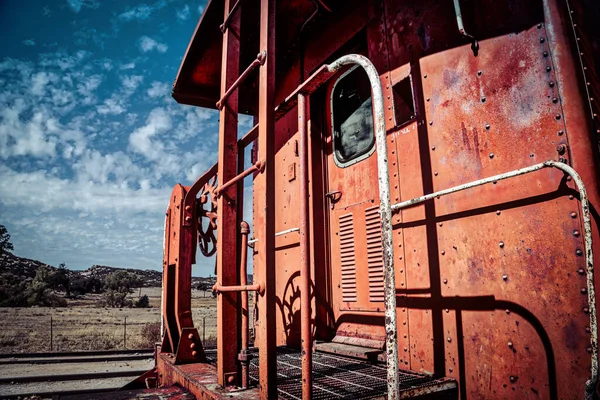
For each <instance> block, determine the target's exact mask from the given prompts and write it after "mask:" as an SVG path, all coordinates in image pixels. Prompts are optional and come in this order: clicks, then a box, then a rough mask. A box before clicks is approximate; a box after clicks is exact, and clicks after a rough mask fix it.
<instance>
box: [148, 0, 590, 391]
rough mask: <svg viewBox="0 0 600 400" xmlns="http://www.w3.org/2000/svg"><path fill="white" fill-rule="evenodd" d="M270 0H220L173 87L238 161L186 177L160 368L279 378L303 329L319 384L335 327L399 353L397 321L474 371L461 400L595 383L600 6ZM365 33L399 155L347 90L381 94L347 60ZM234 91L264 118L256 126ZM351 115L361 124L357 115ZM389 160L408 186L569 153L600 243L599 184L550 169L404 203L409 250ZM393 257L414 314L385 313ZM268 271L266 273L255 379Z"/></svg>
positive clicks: (338, 335)
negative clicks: (387, 245) (212, 306)
mask: <svg viewBox="0 0 600 400" xmlns="http://www.w3.org/2000/svg"><path fill="white" fill-rule="evenodd" d="M257 1H258V0H256V1H241V0H238V1H234V0H212V1H210V2H209V4H208V5H207V6H206V9H205V11H204V14H203V16H202V18H201V20H200V22H199V24H198V27H197V29H196V31H195V33H194V36H193V38H192V41H191V42H190V45H189V47H188V50H187V52H186V55H185V57H184V60H183V63H182V65H181V68H180V70H179V74H178V77H177V80H176V82H175V85H174V88H173V96H174V98H175V99H176V100H177V101H179V102H181V103H185V104H191V105H196V106H202V107H210V108H217V109H219V110H220V136H219V155H218V163H217V164H216V165H215V166H214V167H213V168H212V169H211V170H210V171H208V172H207V173H206V174H205V175H203V176H202V177H201V178H199V180H198V181H197V182H196V183H195V184H194V185H192V186H190V187H184V186H181V185H178V186H176V187H175V189H174V191H173V195H172V198H171V202H170V206H169V209H168V211H167V223H166V230H165V238H166V242H165V243H166V245H165V258H164V278H163V302H164V305H163V318H164V322H165V328H166V329H165V335H164V340H163V342H162V346H161V351H160V354H159V355H158V356H157V359H158V361H157V374H158V384H159V385H162V386H169V385H174V384H178V385H181V386H182V387H184V388H186V389H188V390H189V391H190V392H191V393H193V394H195V395H196V396H197V397H198V398H205V397H207V398H219V396H223V395H227V394H232V393H236V395H239V396H245V397H244V398H252V397H260V398H263V399H267V398H276V397H277V396H278V391H277V362H278V361H277V353H276V351H277V347H278V346H289V347H295V348H300V349H301V350H302V355H303V358H302V367H301V370H302V398H304V399H309V398H310V397H311V393H313V392H314V391H315V390H317V387H316V386H315V384H314V379H313V378H314V376H313V373H314V371H315V366H314V365H313V362H312V360H311V354H312V353H313V351H315V348H317V350H318V349H319V347H318V346H315V345H314V343H313V342H314V341H315V340H319V341H324V342H326V343H329V342H330V344H331V346H329V348H330V349H331V348H335V351H341V352H342V353H341V354H344V351H346V353H345V354H348V355H350V354H353V355H355V356H356V354H359V353H361V351H362V350H361V351H357V350H356V349H357V346H358V349H359V350H360V349H366V350H364V351H362V353H364V354H367V353H369V354H375V358H380V359H384V360H385V356H386V354H392V353H390V352H389V348H388V352H387V353H384V352H383V350H384V349H385V348H386V338H387V339H388V340H389V338H390V332H389V330H388V331H387V332H386V329H393V336H394V338H393V340H397V347H398V353H399V356H398V358H399V360H398V367H399V368H400V369H401V370H405V371H416V372H419V373H424V374H431V375H433V376H435V377H439V378H442V377H445V378H451V379H453V380H455V381H456V382H457V383H458V393H457V394H456V396H458V398H461V399H463V400H464V399H488V398H511V399H522V398H544V399H545V398H550V399H559V398H565V399H567V398H569V399H570V398H582V397H584V394H585V395H587V396H588V397H590V396H592V394H593V393H594V392H595V391H596V390H597V389H596V383H597V382H596V381H594V379H593V377H594V376H596V377H597V362H595V360H596V359H597V354H598V353H597V343H596V340H597V337H596V336H595V335H596V334H597V326H596V324H595V317H596V316H595V307H594V305H595V304H590V300H592V301H595V297H594V296H593V290H592V291H590V289H593V288H594V284H593V283H597V282H598V279H599V278H595V279H596V280H595V282H592V284H591V286H590V284H588V283H587V282H586V277H588V276H590V277H591V276H592V275H591V272H592V271H593V262H594V261H596V260H598V259H599V258H600V248H599V243H600V237H599V235H598V218H599V217H598V211H597V210H598V209H599V208H600V197H599V195H600V193H599V187H598V167H599V166H600V164H599V163H598V156H599V151H598V135H599V134H600V132H599V129H600V128H599V125H598V104H597V103H598V99H596V98H595V97H596V96H598V95H600V88H599V84H600V80H599V78H598V77H599V76H600V74H599V73H600V60H599V57H598V54H600V52H599V51H598V47H599V46H600V27H599V25H598V24H597V23H595V22H594V21H596V20H595V19H594V18H597V19H598V18H600V6H599V5H598V4H597V3H596V2H592V1H588V0H577V1H571V0H569V1H563V0H544V1H542V0H539V1H534V0H528V1H521V0H519V1H517V0H506V1H491V0H474V1H466V0H464V1H460V0H454V1H451V0H448V1H434V0H424V1H421V2H409V1H401V0H382V1H376V2H366V1H358V0H346V1H341V0H324V1H308V0H306V1H304V0H302V1H285V0H284V1H277V2H276V1H275V0H260V6H258V3H257ZM257 54H258V57H257ZM347 54H360V55H363V56H365V57H366V58H368V60H370V62H371V63H372V64H373V66H374V67H375V69H376V71H377V74H378V76H379V80H380V86H381V89H382V97H383V99H382V101H383V106H384V114H383V118H384V120H385V121H384V122H385V131H386V133H385V135H386V140H385V141H384V142H385V144H386V145H387V154H385V155H384V156H385V157H378V156H381V154H377V150H376V146H375V140H374V139H373V138H374V136H373V137H371V136H368V135H367V136H366V137H363V138H362V139H360V140H363V142H360V141H359V139H356V137H359V136H360V135H361V132H364V131H365V129H368V127H367V128H365V125H364V123H365V120H364V119H362V120H360V121H357V120H350V117H348V119H345V120H343V118H342V117H341V115H344V114H343V113H344V112H346V111H344V110H345V109H343V108H340V107H342V106H341V105H340V104H342V103H341V102H342V100H340V99H345V100H344V101H346V100H347V99H350V100H352V99H353V98H355V97H353V96H358V98H361V99H362V97H361V96H362V94H360V93H362V92H360V90H362V89H361V88H360V87H359V82H361V81H360V79H362V78H360V73H359V72H357V71H358V70H357V69H352V68H351V67H343V68H341V69H340V70H339V71H338V70H333V69H332V68H330V67H329V66H330V64H331V63H332V62H333V61H334V60H336V59H338V58H339V57H340V56H344V55H347ZM256 70H258V71H256ZM348 82H349V83H348ZM352 85H355V86H356V87H353V86H352ZM371 88H372V86H371ZM353 90H354V91H353ZM367 91H368V86H367ZM369 93H373V92H372V91H371V92H369ZM350 100H347V101H348V102H349V101H350ZM353 101H354V100H353ZM361 101H362V100H361ZM372 101H375V100H374V99H373V100H372ZM343 104H346V103H343ZM348 104H349V103H348ZM362 104H363V105H364V104H367V103H362ZM368 104H371V103H368ZM365 107H366V106H365ZM367 108H368V109H370V110H371V113H372V112H373V109H374V108H375V106H373V109H371V107H370V106H369V107H367ZM367 108H365V110H366V109H367ZM340 110H341V111H340ZM238 112H240V113H245V114H250V115H253V116H254V117H255V118H254V119H255V126H254V127H253V128H252V129H251V130H250V132H248V134H247V135H245V136H244V137H243V138H242V139H240V140H238V135H237V129H238V123H237V119H238ZM366 112H367V115H368V111H366ZM336 118H337V119H338V120H343V123H342V124H339V123H337V122H336ZM369 118H371V123H373V120H372V118H376V116H375V117H373V116H372V115H371V116H370V117H369ZM374 122H375V124H376V123H377V122H378V121H377V120H375V121H374ZM379 122H380V121H379ZM361 123H362V124H363V125H360V126H361V127H360V129H359V128H356V126H358V125H356V124H361ZM336 124H337V125H336ZM343 124H346V125H343ZM352 124H354V125H352ZM367 125H368V124H367ZM347 129H355V130H356V132H355V136H352V135H350V136H348V137H345V136H343V135H345V133H343V130H347ZM344 132H346V131H344ZM353 137H354V138H355V139H352V138H353ZM371 139H373V140H372V141H371V142H369V140H371ZM350 140H355V142H351V141H350ZM349 141H350V142H349ZM368 142H369V143H370V144H369V146H370V147H368V146H367V145H366V143H368ZM347 143H350V145H349V146H350V147H348V148H349V149H350V150H348V151H350V152H352V151H354V150H353V149H355V148H358V147H360V146H367V147H365V151H363V152H362V153H360V154H359V153H357V152H355V153H353V154H359V156H355V157H354V158H351V159H345V158H344V157H342V156H341V155H340V154H342V152H343V151H345V150H343V149H344V147H343V146H346V145H347ZM379 144H381V143H378V146H379ZM248 146H252V149H253V150H252V154H253V157H252V165H251V166H250V167H249V168H245V166H244V150H245V149H246V147H248ZM352 146H354V147H352ZM361 148H362V147H361ZM377 148H379V147H377ZM383 148H385V147H383ZM340 149H342V150H340ZM381 159H385V160H386V166H385V167H386V168H385V170H384V171H383V173H385V174H386V175H387V177H388V178H389V188H388V189H389V195H390V200H391V203H392V205H393V204H398V203H402V204H403V203H405V202H407V201H411V199H415V198H419V197H420V196H423V195H427V194H430V193H433V192H437V191H440V190H444V189H448V188H452V187H456V186H460V185H464V184H467V183H469V182H473V181H478V180H481V179H483V178H487V177H491V176H495V175H499V174H504V173H507V172H509V171H514V170H518V169H521V168H526V167H530V166H533V165H536V164H540V163H543V162H546V161H548V160H553V161H556V162H561V163H563V164H567V165H568V166H571V167H572V168H573V169H574V170H575V171H576V172H577V173H578V174H579V176H580V177H581V182H580V183H582V184H584V185H585V187H586V188H587V197H588V199H589V202H590V210H591V216H592V236H591V237H590V238H589V239H590V240H591V241H588V240H587V239H588V238H587V237H586V235H585V234H584V232H585V230H586V227H585V224H584V217H585V215H587V209H582V207H581V203H580V201H583V200H584V199H582V198H581V197H583V195H582V191H581V190H580V189H579V186H578V185H576V183H579V181H577V182H574V180H572V179H571V178H570V175H567V174H565V173H564V171H563V170H561V169H559V168H542V167H540V168H539V169H536V170H535V171H530V173H527V174H519V175H514V176H512V177H511V178H510V179H502V180H501V179H498V180H497V181H494V182H493V183H491V184H489V185H481V186H474V187H470V188H468V189H465V190H461V191H456V192H453V193H450V194H447V195H443V196H442V195H440V196H439V197H434V198H432V199H429V200H424V201H415V202H414V204H413V205H406V204H405V206H402V207H400V206H398V207H395V208H394V206H392V209H393V210H395V212H394V213H393V214H392V218H391V226H392V240H391V244H392V246H391V247H392V249H389V250H391V251H390V252H384V250H386V251H387V250H388V249H384V244H383V243H384V239H385V238H384V236H385V235H384V234H385V227H386V224H387V222H388V221H382V218H381V215H383V214H382V207H385V204H383V201H380V198H381V190H380V189H381V187H380V186H378V179H377V177H379V184H381V173H382V172H381V171H382V170H381ZM546 166H548V167H551V166H552V165H546ZM251 174H253V205H254V209H253V216H252V235H253V239H252V241H248V226H247V225H240V224H241V222H242V220H248V218H249V216H244V215H242V214H243V181H244V179H243V178H244V177H246V176H250V175H251ZM217 175H218V183H217V179H216V176H217ZM204 219H208V220H209V223H208V224H207V223H206V222H204V224H203V223H202V222H203V220H204ZM205 226H208V228H205ZM240 226H241V228H240ZM215 229H216V231H217V237H216V238H215V236H214V230H215ZM278 233H279V234H278ZM196 241H199V242H200V248H201V251H202V253H203V254H205V255H210V254H211V253H213V252H215V251H216V254H217V285H216V288H217V289H218V292H219V294H218V312H217V316H218V340H217V357H216V367H214V366H212V365H209V364H206V363H205V357H204V352H203V349H202V344H201V343H200V341H199V338H198V335H197V332H196V330H195V328H194V325H193V321H192V320H191V310H190V305H191V303H190V300H189V295H190V278H191V264H192V263H193V262H195V255H196ZM249 242H252V249H253V266H254V271H253V275H254V284H253V285H248V284H247V282H246V271H245V264H246V251H247V249H246V245H247V243H249ZM590 243H593V248H592V247H589V244H590ZM588 247H589V248H588ZM588 250H589V252H588ZM592 250H594V251H595V254H596V255H595V259H594V257H593V256H592V257H591V259H590V257H588V254H589V255H591V251H592ZM386 254H393V258H394V259H393V260H392V271H393V272H394V274H395V285H393V287H395V293H396V295H395V297H394V299H395V302H396V303H397V306H396V308H395V310H396V319H397V323H396V324H393V325H394V326H390V323H391V322H390V320H389V318H385V316H384V311H385V310H386V302H385V301H384V300H385V298H386V294H389V293H391V292H389V291H388V290H387V289H386V285H385V284H384V283H385V280H386V276H390V275H387V273H386V271H385V268H384V265H387V264H386V263H387V262H388V261H387V260H386ZM248 290H258V291H259V293H257V294H256V302H257V309H256V312H257V316H256V331H255V339H254V346H256V347H257V348H258V363H257V365H258V380H257V381H258V382H257V385H254V387H253V383H252V382H251V381H249V379H248V375H247V373H248V372H247V370H248V364H247V362H248V361H247V360H248V359H247V358H246V357H247V353H246V351H247V350H248V320H247V318H248V305H247V297H245V296H247V291H248ZM240 292H241V293H240ZM590 292H591V293H590ZM387 304H391V303H389V302H388V303H387ZM590 313H591V315H590ZM388 345H389V344H388ZM344 346H346V350H344ZM352 346H353V347H352ZM320 348H327V346H321V347H320ZM369 357H370V356H369ZM590 369H591V370H592V373H591V376H592V379H591V380H590V382H588V383H587V389H585V388H586V382H587V381H588V380H589V379H590ZM237 387H244V388H248V389H247V390H246V391H245V392H238V389H237ZM586 390H587V391H586ZM415 393H416V392H415ZM421 394H423V393H421ZM279 395H281V393H279ZM202 396H204V397H202ZM388 396H390V398H396V397H394V396H396V394H390V392H389V391H388ZM398 396H399V397H402V396H403V395H402V394H398ZM334 397H335V396H334Z"/></svg>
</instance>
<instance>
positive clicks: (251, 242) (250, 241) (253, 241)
mask: <svg viewBox="0 0 600 400" xmlns="http://www.w3.org/2000/svg"><path fill="white" fill-rule="evenodd" d="M292 232H300V228H291V229H286V230H285V231H281V232H277V233H276V234H275V236H282V235H287V234H288V233H292ZM256 242H258V239H250V240H248V245H252V244H254V243H256Z"/></svg>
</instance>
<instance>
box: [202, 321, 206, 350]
mask: <svg viewBox="0 0 600 400" xmlns="http://www.w3.org/2000/svg"><path fill="white" fill-rule="evenodd" d="M205 332H206V317H202V344H204V343H206V335H205Z"/></svg>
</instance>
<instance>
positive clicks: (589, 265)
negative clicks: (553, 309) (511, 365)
mask: <svg viewBox="0 0 600 400" xmlns="http://www.w3.org/2000/svg"><path fill="white" fill-rule="evenodd" d="M543 168H557V169H560V170H562V171H563V172H565V173H566V174H567V175H569V176H571V177H572V178H573V181H574V182H575V184H576V185H577V189H578V190H579V200H580V202H581V211H582V214H583V230H584V232H585V237H584V245H585V264H586V275H587V294H588V303H589V304H588V310H589V315H590V349H591V351H590V353H591V376H590V379H589V380H588V381H587V382H586V384H585V398H586V399H590V400H591V399H592V398H593V397H594V394H595V392H596V387H597V385H598V320H597V315H596V292H595V289H594V254H593V248H592V222H591V217H590V205H589V201H588V197H587V191H586V188H585V185H584V183H583V180H582V179H581V177H580V176H579V174H578V173H577V171H575V170H574V169H573V168H572V167H570V166H569V165H567V164H565V163H562V162H558V161H553V160H548V161H544V162H543V163H540V164H535V165H532V166H530V167H525V168H521V169H518V170H515V171H511V172H506V173H504V174H499V175H494V176H491V177H489V178H484V179H480V180H477V181H474V182H469V183H465V184H463V185H459V186H455V187H453V188H449V189H444V190H440V191H439V192H435V193H431V194H427V195H425V196H421V197H417V198H414V199H411V200H407V201H403V202H401V203H397V204H394V205H393V206H392V210H393V211H397V210H400V209H404V208H407V207H410V206H414V205H416V204H420V203H423V202H425V201H428V200H432V199H434V198H436V197H441V196H445V195H448V194H451V193H456V192H459V191H462V190H466V189H470V188H473V187H476V186H481V185H485V184H487V183H492V182H496V181H500V180H503V179H508V178H513V177H515V176H519V175H524V174H528V173H531V172H535V171H539V170H541V169H543Z"/></svg>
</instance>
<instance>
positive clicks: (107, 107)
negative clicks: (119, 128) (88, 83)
mask: <svg viewBox="0 0 600 400" xmlns="http://www.w3.org/2000/svg"><path fill="white" fill-rule="evenodd" d="M98 112H99V113H100V114H112V115H118V114H122V113H124V112H125V107H123V104H122V101H120V100H117V99H114V98H110V99H106V100H104V103H102V104H101V105H99V106H98Z"/></svg>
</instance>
